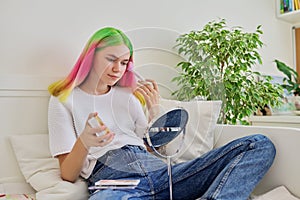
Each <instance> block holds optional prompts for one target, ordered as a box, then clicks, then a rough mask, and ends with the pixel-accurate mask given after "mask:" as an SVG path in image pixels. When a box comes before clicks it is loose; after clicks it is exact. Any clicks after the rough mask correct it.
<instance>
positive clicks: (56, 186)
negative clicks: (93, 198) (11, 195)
mask: <svg viewBox="0 0 300 200" xmlns="http://www.w3.org/2000/svg"><path fill="white" fill-rule="evenodd" d="M10 141H11V144H12V147H13V149H14V152H15V155H16V158H17V161H18V164H19V167H20V169H21V172H22V173H23V175H24V177H25V179H26V181H27V182H28V183H29V184H30V185H31V186H32V187H33V188H34V189H35V190H36V191H37V193H36V198H37V200H39V199H40V200H66V199H75V200H83V199H88V191H87V185H86V183H85V182H84V181H83V180H81V179H79V180H78V181H76V182H75V183H70V182H68V181H63V180H62V179H61V177H60V169H59V163H58V160H57V159H56V158H53V157H52V156H51V154H50V150H49V140H48V135H47V134H33V135H15V136H11V138H10Z"/></svg>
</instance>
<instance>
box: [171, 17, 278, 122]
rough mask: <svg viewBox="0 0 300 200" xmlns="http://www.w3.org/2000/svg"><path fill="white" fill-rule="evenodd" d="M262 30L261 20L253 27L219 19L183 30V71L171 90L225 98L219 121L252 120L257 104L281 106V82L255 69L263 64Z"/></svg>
mask: <svg viewBox="0 0 300 200" xmlns="http://www.w3.org/2000/svg"><path fill="white" fill-rule="evenodd" d="M261 34H263V32H262V30H261V26H258V27H257V28H256V31H255V32H250V33H249V32H244V31H243V29H242V28H241V27H232V28H229V27H227V25H226V20H225V19H220V20H219V21H211V22H208V23H207V24H206V25H205V26H204V27H203V29H201V30H196V31H190V32H189V33H185V34H182V35H180V36H179V37H178V38H177V40H176V47H177V49H178V53H179V54H180V55H181V56H182V57H183V58H184V61H182V62H180V63H178V65H177V66H178V67H179V68H180V69H181V70H180V71H181V73H180V75H179V76H178V77H175V78H174V79H173V81H174V82H177V84H178V85H179V86H180V87H179V88H180V89H178V90H177V91H175V92H174V93H173V95H175V96H176V97H177V98H178V99H179V100H191V99H194V98H196V97H201V98H204V99H206V100H222V102H223V103H222V108H221V113H220V116H219V123H226V124H237V123H240V124H248V120H247V117H248V116H250V115H252V114H253V113H254V112H255V111H256V110H257V109H259V108H262V107H264V106H265V105H268V106H271V107H273V106H278V105H279V104H280V103H281V101H280V97H282V94H283V88H282V87H281V86H280V85H279V84H273V83H271V80H272V78H271V76H266V75H262V74H261V73H260V72H256V71H254V70H253V66H255V65H256V64H257V63H258V64H262V59H261V56H260V54H259V52H258V50H259V49H260V48H261V47H262V46H263V42H262V41H261V40H260V35H261Z"/></svg>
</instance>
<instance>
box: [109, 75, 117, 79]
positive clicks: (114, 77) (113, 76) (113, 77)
mask: <svg viewBox="0 0 300 200" xmlns="http://www.w3.org/2000/svg"><path fill="white" fill-rule="evenodd" d="M108 76H109V77H110V78H112V79H118V78H119V77H118V76H115V75H110V74H108Z"/></svg>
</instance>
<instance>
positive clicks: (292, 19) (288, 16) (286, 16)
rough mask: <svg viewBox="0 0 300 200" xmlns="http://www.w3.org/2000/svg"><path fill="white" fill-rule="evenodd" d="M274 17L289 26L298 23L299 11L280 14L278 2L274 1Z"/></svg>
mask: <svg viewBox="0 0 300 200" xmlns="http://www.w3.org/2000/svg"><path fill="white" fill-rule="evenodd" d="M276 15H277V18H278V19H280V20H283V21H286V22H289V23H291V24H297V23H300V10H295V11H291V12H286V13H280V0H276Z"/></svg>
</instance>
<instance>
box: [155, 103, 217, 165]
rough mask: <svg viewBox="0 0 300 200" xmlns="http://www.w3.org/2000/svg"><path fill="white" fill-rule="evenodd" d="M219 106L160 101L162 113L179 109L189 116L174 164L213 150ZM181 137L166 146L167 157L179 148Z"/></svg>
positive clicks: (214, 104) (215, 104)
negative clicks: (186, 112) (182, 109)
mask: <svg viewBox="0 0 300 200" xmlns="http://www.w3.org/2000/svg"><path fill="white" fill-rule="evenodd" d="M221 104H222V102H221V101H189V102H183V101H177V100H168V99H161V100H160V105H161V109H162V111H163V112H166V111H168V110H171V109H174V108H176V107H181V108H184V109H186V110H187V111H188V114H189V120H188V123H187V127H186V134H185V138H184V140H183V141H184V143H183V144H182V146H181V148H180V149H179V152H178V153H177V155H176V156H175V157H174V158H173V162H174V163H180V162H184V161H188V160H191V159H193V158H196V157H199V156H201V155H202V154H204V153H206V152H207V151H210V150H211V149H213V145H214V129H215V126H216V123H217V119H218V117H219V113H220V108H221ZM181 135H182V134H181ZM181 135H179V136H178V137H177V138H176V139H174V140H173V141H172V142H171V143H169V144H168V145H167V147H166V152H167V153H168V155H172V154H174V153H175V152H176V150H177V149H178V148H179V146H180V144H181V141H182V137H181Z"/></svg>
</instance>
